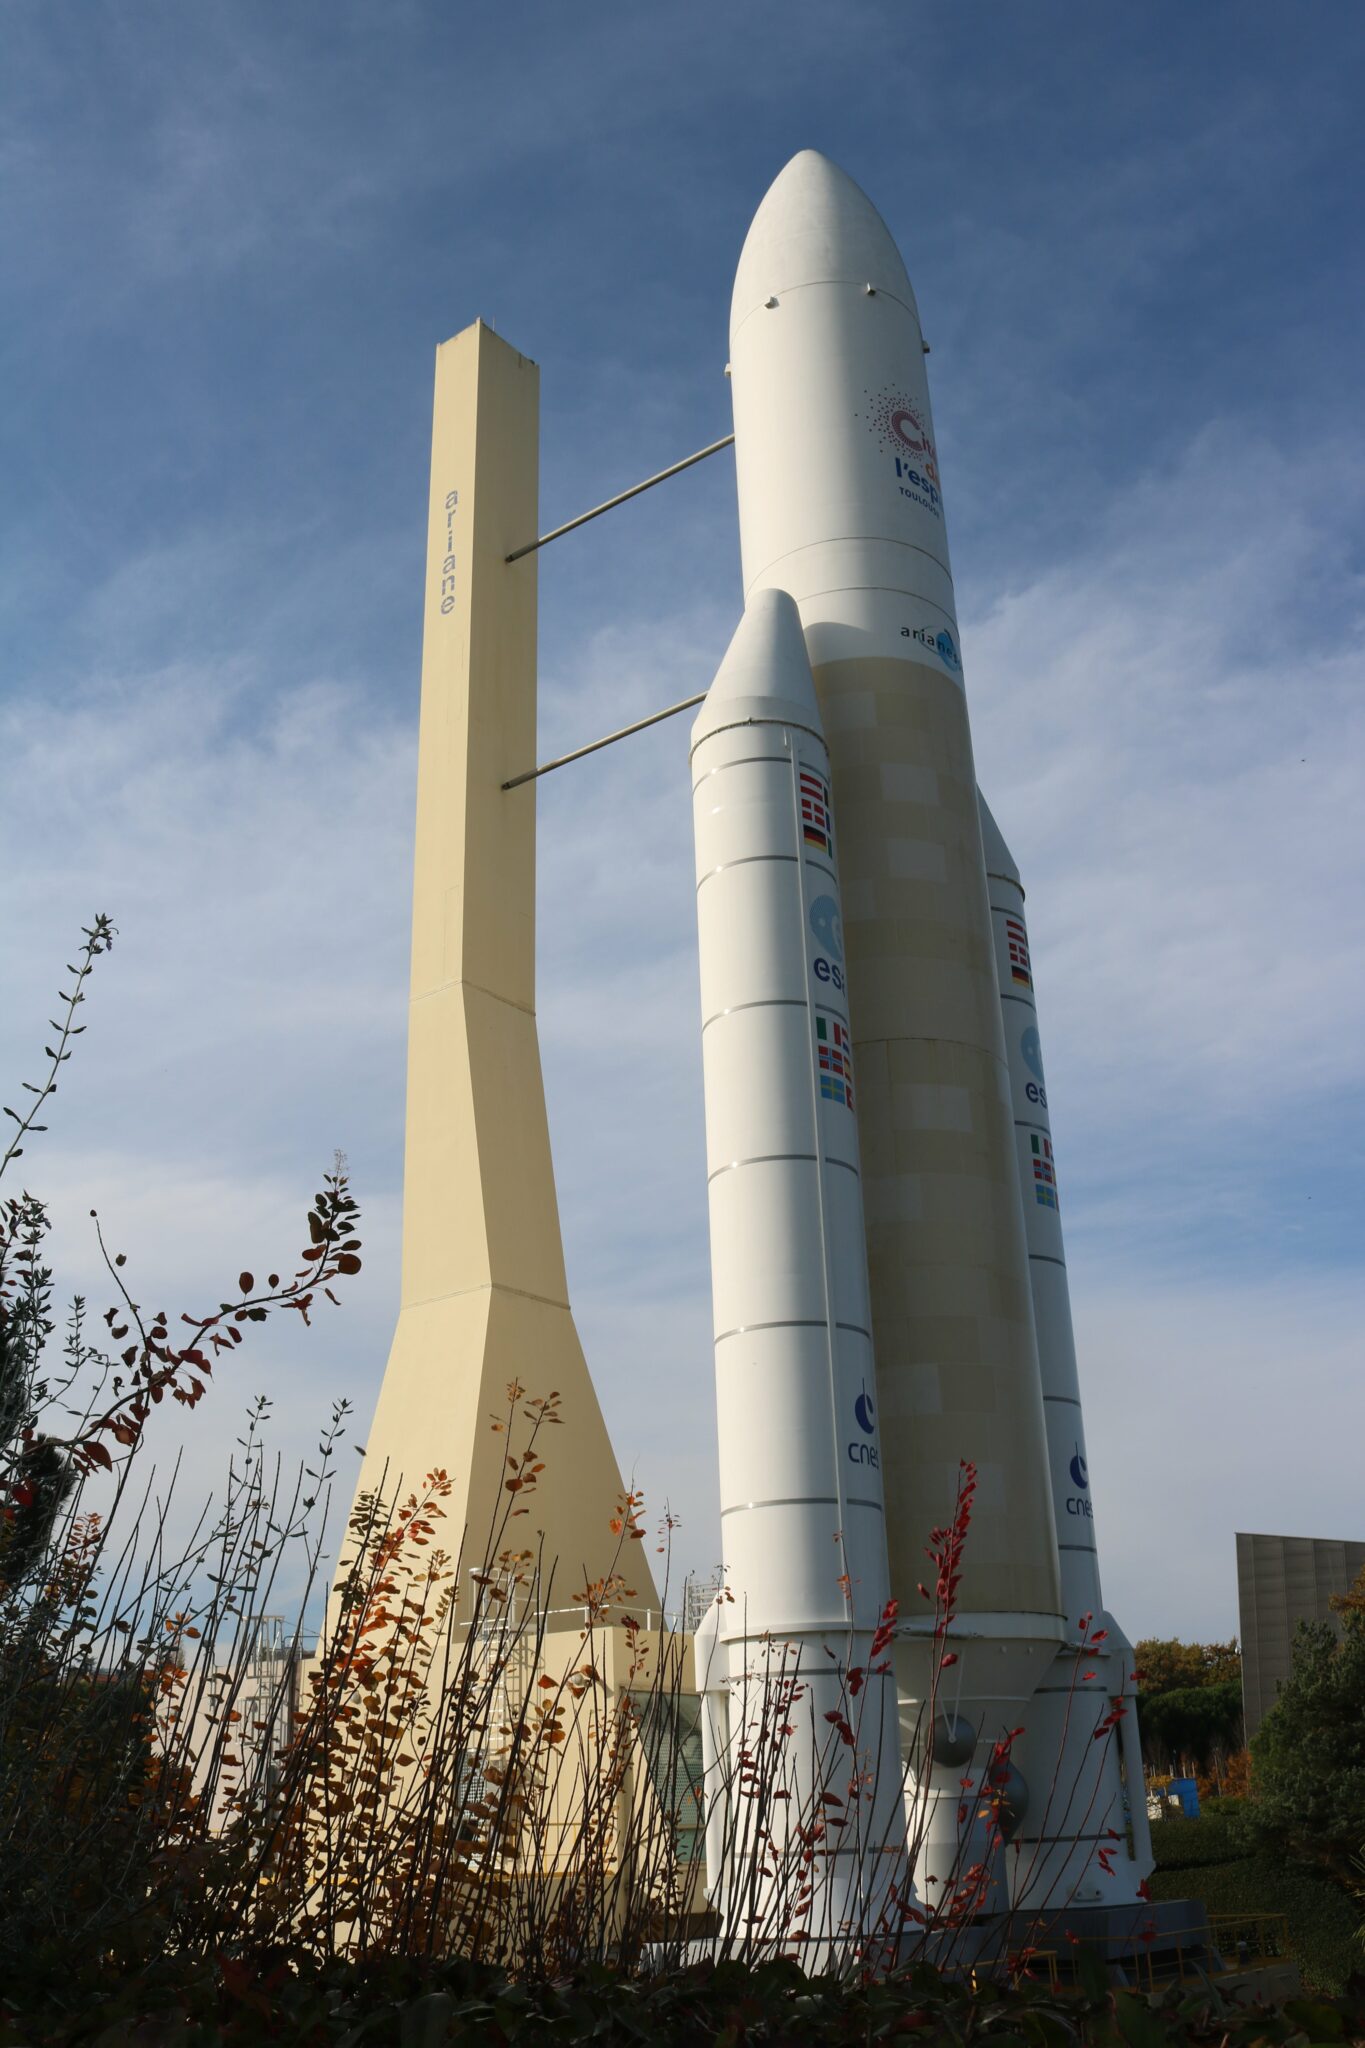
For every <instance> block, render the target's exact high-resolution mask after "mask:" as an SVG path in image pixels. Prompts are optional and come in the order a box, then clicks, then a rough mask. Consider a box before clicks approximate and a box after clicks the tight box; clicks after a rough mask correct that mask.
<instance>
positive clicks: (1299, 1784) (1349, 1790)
mask: <svg viewBox="0 0 1365 2048" xmlns="http://www.w3.org/2000/svg"><path fill="white" fill-rule="evenodd" d="M1341 1614H1342V1633H1341V1635H1340V1636H1339V1637H1338V1635H1337V1632H1336V1630H1335V1629H1334V1628H1333V1627H1332V1625H1331V1623H1330V1622H1325V1621H1305V1622H1301V1623H1300V1624H1299V1629H1298V1633H1297V1635H1296V1637H1295V1639H1294V1668H1293V1671H1292V1673H1291V1675H1290V1676H1289V1678H1288V1679H1287V1680H1286V1681H1285V1683H1284V1685H1283V1686H1282V1687H1281V1689H1280V1696H1279V1698H1278V1700H1277V1701H1276V1703H1275V1705H1274V1707H1273V1708H1272V1709H1271V1711H1270V1713H1269V1714H1267V1716H1266V1718H1265V1720H1264V1721H1263V1722H1262V1724H1261V1727H1260V1730H1259V1732H1258V1733H1257V1735H1256V1737H1255V1740H1254V1741H1253V1742H1252V1745H1251V1753H1252V1759H1253V1764H1254V1778H1253V1785H1254V1794H1255V1796H1254V1800H1253V1807H1252V1813H1253V1818H1254V1821H1255V1825H1256V1827H1257V1829H1258V1831H1259V1832H1260V1833H1261V1834H1262V1836H1263V1837H1265V1838H1266V1839H1268V1840H1269V1841H1270V1842H1272V1843H1274V1844H1275V1845H1277V1846H1278V1847H1279V1848H1281V1849H1282V1850H1284V1851H1285V1852H1286V1853H1287V1854H1288V1855H1291V1856H1294V1857H1296V1858H1298V1859H1300V1860H1302V1861H1304V1862H1308V1863H1316V1864H1319V1865H1320V1866H1322V1867H1325V1868H1326V1869H1327V1870H1329V1871H1330V1872H1331V1873H1332V1874H1333V1876H1335V1877H1337V1878H1338V1879H1339V1880H1340V1881H1341V1882H1343V1883H1347V1884H1349V1883H1350V1882H1351V1880H1352V1879H1353V1878H1357V1879H1358V1870H1357V1869H1356V1867H1355V1863H1354V1859H1356V1858H1357V1857H1359V1855H1360V1851H1361V1845H1362V1843H1365V1606H1361V1607H1354V1606H1346V1605H1345V1603H1343V1604H1342V1609H1341Z"/></svg>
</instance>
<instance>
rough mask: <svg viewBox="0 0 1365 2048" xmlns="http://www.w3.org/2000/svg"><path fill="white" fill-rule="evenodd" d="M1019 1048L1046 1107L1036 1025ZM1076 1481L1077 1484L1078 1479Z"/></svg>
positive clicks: (1034, 1094) (1034, 1097)
mask: <svg viewBox="0 0 1365 2048" xmlns="http://www.w3.org/2000/svg"><path fill="white" fill-rule="evenodd" d="M1019 1050H1020V1052H1021V1053H1022V1055H1023V1059H1024V1065H1025V1066H1026V1067H1027V1068H1028V1070H1029V1072H1030V1073H1031V1074H1035V1075H1036V1076H1037V1079H1036V1080H1033V1081H1027V1082H1025V1084H1024V1093H1025V1095H1027V1097H1028V1099H1029V1101H1030V1102H1036V1103H1037V1105H1038V1107H1039V1109H1046V1108H1047V1089H1046V1088H1045V1087H1044V1086H1043V1046H1042V1041H1041V1039H1040V1038H1039V1036H1038V1027H1037V1025H1035V1024H1030V1025H1029V1027H1028V1029H1027V1030H1026V1031H1025V1032H1024V1034H1023V1036H1022V1037H1021V1038H1020V1040H1019ZM1077 1483H1078V1484H1079V1481H1078V1482H1077Z"/></svg>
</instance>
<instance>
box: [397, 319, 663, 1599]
mask: <svg viewBox="0 0 1365 2048" xmlns="http://www.w3.org/2000/svg"><path fill="white" fill-rule="evenodd" d="M538 447H539V371H538V370H537V367H536V365H535V364H534V363H533V362H530V361H529V360H528V359H527V358H526V357H525V356H523V355H519V354H518V353H517V351H516V350H515V349H513V348H510V347H509V346H508V344H507V343H506V342H505V341H503V340H501V339H500V338H499V337H498V336H497V335H496V334H494V333H493V331H492V330H491V328H489V327H487V326H485V325H484V324H483V322H482V321H476V322H475V324H474V325H473V326H472V327H467V328H466V329H465V330H464V332H463V333H462V334H457V335H456V336H455V338H454V339H453V340H452V341H447V342H445V343H444V344H443V345H442V346H441V347H440V348H439V349H438V350H437V352H436V394H435V411H434V419H433V426H432V446H431V505H430V515H429V524H428V531H427V576H426V612H425V626H424V635H423V647H422V708H421V727H420V733H419V738H418V753H417V829H416V849H415V855H414V863H413V892H412V987H411V1003H410V1008H409V1012H408V1019H409V1022H408V1096H407V1138H406V1153H405V1166H404V1180H403V1267H402V1299H401V1306H400V1309H399V1315H398V1327H397V1329H396V1331H395V1333H394V1339H393V1348H392V1350H391V1351H390V1353H389V1362H388V1366H387V1368H386V1370H385V1374H384V1383H383V1386H382V1387H381V1389H380V1394H379V1402H378V1406H377V1408H376V1411H375V1416H374V1422H373V1424H372V1426H371V1428H370V1432H369V1437H368V1440H367V1442H368V1449H367V1453H366V1457H365V1461H364V1466H363V1469H362V1472H361V1478H360V1490H361V1491H366V1490H371V1491H372V1490H375V1489H378V1488H381V1487H382V1488H383V1489H384V1491H385V1492H386V1493H388V1494H391V1493H392V1492H393V1491H394V1489H395V1485H396V1484H398V1483H401V1487H402V1491H403V1492H404V1493H405V1494H406V1493H407V1492H409V1491H411V1490H412V1489H413V1488H414V1487H416V1486H418V1485H420V1483H421V1481H422V1480H423V1478H424V1476H425V1475H426V1474H427V1473H428V1472H429V1471H431V1470H432V1469H433V1468H435V1467H442V1468H444V1469H445V1471H446V1472H447V1473H448V1474H449V1476H450V1478H451V1480H452V1481H453V1482H454V1489H453V1492H452V1494H451V1496H450V1497H449V1499H448V1500H447V1502H446V1504H445V1511H446V1518H447V1519H446V1522H445V1524H444V1526H443V1528H442V1531H441V1536H442V1540H443V1543H444V1546H445V1547H446V1548H447V1549H452V1550H453V1549H454V1548H455V1546H456V1544H457V1543H458V1542H459V1541H460V1540H461V1538H463V1539H464V1542H465V1551H466V1557H465V1563H466V1567H469V1566H472V1565H475V1564H477V1563H478V1562H479V1561H480V1560H481V1559H482V1557H483V1555H484V1545H485V1542H486V1537H487V1531H488V1530H489V1528H490V1527H491V1525H492V1523H493V1520H494V1517H495V1515H496V1513H497V1508H498V1503H499V1501H500V1499H501V1498H502V1488H503V1481H504V1475H505V1467H504V1462H503V1458H504V1450H505V1446H506V1443H507V1439H506V1438H505V1437H503V1436H499V1435H496V1434H494V1433H493V1430H492V1420H493V1418H494V1417H495V1416H499V1415H502V1414H504V1413H505V1412H506V1409H507V1406H508V1396H507V1388H508V1385H509V1382H513V1381H516V1382H519V1383H520V1384H521V1385H522V1386H523V1387H524V1388H525V1389H526V1392H527V1394H528V1396H548V1395H550V1394H552V1393H556V1394H558V1395H559V1397H560V1402H559V1412H560V1414H561V1415H562V1418H563V1422H562V1427H558V1428H554V1429H549V1430H547V1431H546V1432H545V1433H544V1436H543V1438H542V1444H543V1451H542V1453H541V1455H543V1457H544V1461H545V1471H544V1472H543V1473H542V1474H541V1476H540V1479H539V1482H538V1485H537V1488H536V1490H535V1492H534V1494H533V1495H531V1496H529V1497H528V1506H529V1510H530V1512H529V1513H528V1514H527V1515H526V1516H525V1517H524V1518H522V1519H520V1520H518V1521H517V1522H516V1523H515V1524H514V1525H513V1526H514V1528H515V1530H516V1532H517V1541H518V1543H519V1544H521V1543H524V1544H525V1545H527V1547H531V1546H533V1545H537V1544H539V1545H540V1546H541V1547H542V1549H543V1555H544V1560H545V1564H546V1567H547V1568H552V1569H553V1574H554V1576H553V1584H552V1586H551V1587H550V1588H549V1590H548V1594H547V1593H546V1592H545V1590H544V1589H543V1590H542V1598H543V1599H546V1600H547V1604H548V1605H549V1606H551V1607H552V1608H556V1609H567V1608H569V1606H570V1604H571V1599H572V1595H573V1594H574V1592H576V1591H577V1590H578V1589H579V1588H580V1587H581V1586H582V1585H583V1584H584V1582H585V1580H588V1579H595V1578H599V1577H601V1576H603V1575H604V1574H605V1573H606V1572H607V1571H608V1569H609V1568H610V1565H611V1562H612V1559H613V1558H614V1556H615V1555H616V1552H617V1547H618V1539H617V1537H616V1536H614V1535H613V1534H612V1532H611V1530H610V1528H609V1522H610V1520H611V1517H612V1514H613V1511H614V1509H615V1506H616V1503H617V1500H618V1497H619V1495H620V1493H621V1491H622V1480H621V1473H620V1469H619V1467H618V1465H617V1462H616V1458H615V1455H614V1454H613V1452H612V1448H611V1444H610V1442H609V1441H608V1438H607V1432H606V1428H605V1425H604V1423H603V1420H602V1412H601V1409H600V1408H599V1406H598V1402H597V1396H596V1394H595V1392H594V1391H593V1385H592V1380H591V1378H590V1377H589V1374H588V1368H587V1365H586V1363H585V1361H584V1357H583V1350H582V1346H581V1345H580V1343H579V1341H578V1333H577V1331H576V1330H575V1328H574V1321H573V1315H572V1312H571V1311H570V1308H569V1297H568V1285H567V1281H566V1278H565V1272H564V1251H563V1245H562V1243H561V1239H560V1230H559V1209H558V1204H557V1202H556V1199H555V1185H554V1169H553V1166H552V1164H551V1159H550V1137H549V1129H548V1125H547V1122H546V1114H545V1089H544V1083H543V1080H542V1078H541V1070H540V1045H539V1040H538V1037H537V1033H536V1015H535V889H536V824H535V786H534V784H528V785H526V786H524V787H522V788H520V789H515V790H509V791H505V790H504V789H503V787H502V784H503V783H504V782H505V781H506V780H508V779H509V778H510V777H511V776H513V775H515V774H517V773H518V772H519V771H521V770H522V769H524V768H526V767H527V765H528V764H529V763H530V762H531V761H532V760H533V759H534V757H535V742H536V558H535V556H534V555H530V556H528V557H526V558H525V559H524V560H522V561H519V562H516V563H511V564H509V563H508V562H507V560H506V557H507V556H508V555H509V554H510V553H511V552H512V551H513V550H514V549H515V548H518V547H520V546H522V545H524V543H525V542H526V541H528V540H530V539H532V538H533V537H534V536H535V534H536V531H537V526H536V515H537V470H538ZM642 1549H643V1546H642V1545H640V1544H634V1545H631V1546H630V1551H631V1554H630V1559H629V1563H630V1569H631V1573H632V1584H633V1585H634V1586H635V1588H636V1590H637V1592H638V1595H639V1604H640V1606H641V1608H642V1609H644V1608H647V1607H648V1606H650V1605H654V1606H657V1604H658V1602H657V1596H656V1594H655V1592H654V1588H653V1585H652V1582H651V1579H650V1574H649V1570H648V1566H647V1564H646V1562H645V1560H644V1558H643V1557H642V1556H641V1555H640V1552H641V1550H642ZM467 1597H468V1596H467V1587H466V1592H465V1594H464V1595H462V1599H461V1605H460V1607H459V1608H458V1609H457V1620H458V1618H459V1617H460V1615H462V1614H467V1612H468V1606H467ZM570 1619H571V1617H570V1616H568V1615H566V1616H565V1620H566V1622H567V1621H569V1620H570Z"/></svg>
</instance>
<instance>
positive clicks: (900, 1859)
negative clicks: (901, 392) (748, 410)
mask: <svg viewBox="0 0 1365 2048" xmlns="http://www.w3.org/2000/svg"><path fill="white" fill-rule="evenodd" d="M765 682H766V685H767V688H766V693H765V690H764V684H765ZM692 767H693V818H694V827H695V835H696V854H697V929H698V950H699V955H700V963H701V985H702V1065H703V1077H704V1084H705V1094H706V1145H707V1175H708V1196H709V1209H710V1222H711V1271H712V1294H713V1312H714V1318H715V1358H716V1408H717V1429H718V1436H719V1444H720V1493H721V1538H722V1554H723V1557H724V1562H725V1571H726V1593H725V1597H724V1600H723V1601H722V1602H721V1603H719V1604H718V1606H717V1608H716V1609H715V1610H714V1611H713V1613H712V1615H711V1616H710V1617H709V1619H708V1624H707V1626H706V1629H705V1631H704V1632H700V1633H699V1635H698V1643H699V1645H704V1649H705V1659H704V1663H705V1668H704V1669H702V1667H701V1665H699V1673H700V1676H701V1679H702V1684H703V1687H704V1689H705V1691H706V1694H707V1701H706V1707H705V1715H704V1732H705V1740H706V1755H707V1765H706V1768H707V1773H708V1776H707V1785H708V1833H707V1862H708V1876H709V1890H710V1895H711V1897H712V1901H713V1903H714V1904H715V1905H716V1906H717V1908H718V1910H719V1911H720V1913H721V1916H722V1921H723V1924H725V1925H726V1926H727V1927H739V1926H742V1931H743V1932H745V1933H746V1934H748V1935H749V1936H751V1937H755V1938H758V1939H760V1940H763V1939H768V1940H773V1941H774V1942H782V1941H786V1940H790V1938H791V1934H792V1923H791V1920H790V1913H791V1908H792V1906H793V1904H794V1902H795V1888H796V1885H797V1884H798V1883H799V1882H802V1881H803V1873H804V1872H805V1870H806V1868H807V1863H808V1859H807V1855H806V1843H807V1842H808V1840H809V1833H808V1830H809V1828H810V1826H811V1824H812V1821H813V1820H815V1819H822V1818H824V1817H826V1816H827V1813H828V1806H827V1804H826V1803H825V1802H824V1794H825V1793H826V1792H827V1791H828V1792H830V1793H836V1792H837V1794H838V1796H839V1798H840V1802H841V1804H842V1803H843V1801H844V1799H845V1797H846V1795H847V1792H848V1783H849V1773H850V1770H851V1769H852V1768H854V1765H853V1760H852V1758H851V1757H850V1756H849V1754H848V1752H847V1751H845V1750H843V1749H842V1748H841V1747H840V1744H839V1741H838V1739H837V1738H835V1737H834V1736H832V1734H831V1727H830V1723H831V1721H833V1720H836V1719H838V1718H840V1717H841V1716H848V1717H850V1718H851V1719H852V1721H853V1726H854V1731H855V1734H854V1740H855V1747H856V1748H857V1750H858V1752H859V1756H860V1758H861V1762H860V1764H859V1765H858V1767H857V1768H858V1769H859V1770H860V1771H861V1772H862V1774H863V1775H862V1778H861V1781H860V1782H861V1784H862V1786H863V1787H864V1789H863V1790H861V1791H860V1792H859V1795H858V1799H857V1801H855V1802H854V1804H855V1806H857V1807H858V1809H859V1824H858V1825H857V1826H855V1827H853V1828H851V1829H848V1830H846V1831H845V1832H844V1833H843V1834H839V1833H838V1832H837V1831H831V1832H830V1833H829V1835H828V1836H827V1838H826V1843H825V1847H824V1848H823V1849H822V1852H821V1855H820V1857H819V1858H818V1859H817V1861H816V1864H815V1866H814V1868H813V1869H812V1870H811V1872H810V1883H811V1886H812V1895H811V1907H810V1912H809V1915H808V1917H807V1918H806V1919H805V1922H804V1925H805V1926H806V1928H807V1929H808V1931H809V1936H810V1939H811V1941H812V1942H813V1943H814V1947H813V1948H808V1950H807V1954H808V1955H811V1956H813V1957H815V1958H823V1959H826V1960H833V1959H834V1958H835V1957H836V1956H837V1955H838V1954H839V1953H840V1952H841V1944H844V1943H846V1942H847V1941H848V1940H850V1939H857V1938H861V1937H865V1936H866V1935H867V1934H868V1933H869V1932H870V1931H871V1930H872V1929H873V1928H875V1926H876V1925H877V1924H878V1921H879V1919H880V1917H881V1915H882V1913H883V1911H884V1910H885V1908H886V1905H887V1900H888V1896H889V1892H890V1888H891V1886H892V1885H894V1884H896V1883H898V1882H899V1881H900V1880H901V1879H902V1878H903V1876H904V1867H905V1829H904V1821H903V1817H902V1813H901V1772H900V1758H899V1747H898V1742H897V1730H896V1696H895V1687H894V1683H893V1682H892V1681H891V1680H890V1679H889V1678H888V1677H887V1676H886V1675H885V1672H884V1669H883V1670H882V1671H879V1672H876V1673H869V1674H868V1676H867V1679H866V1682H865V1683H861V1685H860V1688H859V1691H858V1693H857V1695H856V1697H857V1699H858V1701H859V1704H858V1705H857V1706H856V1707H854V1706H853V1705H852V1703H851V1702H852V1699H853V1698H854V1695H853V1694H851V1693H850V1692H849V1690H848V1685H847V1678H846V1674H847V1673H848V1671H849V1669H850V1668H851V1666H852V1665H854V1664H855V1663H857V1664H861V1665H864V1666H865V1665H866V1664H867V1662H868V1646H869V1643H870V1639H871V1636H872V1633H873V1631H874V1630H875V1629H876V1627H877V1625H878V1623H879V1621H880V1620H881V1618H882V1615H883V1611H884V1609H885V1606H886V1602H887V1598H888V1573H887V1562H886V1528H885V1517H884V1511H883V1503H882V1489H881V1473H880V1443H879V1426H878V1417H877V1401H876V1380H875V1374H874V1368H873V1358H872V1340H871V1314H870V1309H869V1303H868V1288H867V1251H866V1244H865V1239H864V1231H863V1211H862V1196H861V1168H860V1162H859V1154H858V1129H857V1120H856V1113H855V1104H856V1086H857V1082H856V1076H855V1074H854V1071H853V1066H852V1046H851V1040H850V1034H849V1028H848V1007H847V995H846V975H845V971H844V938H843V924H842V916H841V910H840V901H839V879H838V872H837V866H836V855H835V841H834V824H833V818H832V814H831V800H830V787H829V757H828V754H827V752H826V749H825V745H824V741H823V738H822V737H821V734H820V721H819V712H818V708H817V705H816V699H815V693H814V689H813V687H812V684H811V679H810V666H809V660H808V657H807V654H806V648H805V642H804V640H803V638H802V634H801V626H800V619H799V617H798V614H797V611H796V607H795V605H794V604H793V603H792V601H791V599H790V598H789V597H787V596H785V594H783V593H781V592H779V591H776V590H770V591H765V592H763V593H762V594H760V595H759V597H758V598H757V599H756V600H755V602H754V604H753V605H752V606H751V607H750V608H749V609H748V610H747V611H746V613H745V616H744V619H743V621H742V622H741V625H740V627H739V630H738V632H737V633H736V635H735V638H734V640H733V642H732V643H731V648H730V651H729V653H728V654H727V656H726V659H725V661H724V662H723V663H722V665H721V669H720V672H719V674H718V676H717V678H716V681H715V683H714V684H713V685H712V690H711V694H710V695H709V696H708V698H707V701H706V703H705V705H704V706H703V709H702V711H701V714H700V716H699V717H698V719H697V723H696V725H695V727H694V729H693V746H692ZM700 1656H701V1650H699V1657H700ZM774 1715H775V1716H776V1720H777V1721H778V1722H779V1723H785V1724H787V1725H788V1728H789V1734H788V1737H787V1739H786V1742H785V1744H784V1742H783V1741H782V1740H781V1739H780V1738H778V1739H776V1741H775V1735H774V1727H773V1721H774ZM831 1744H833V1752H832V1753H831ZM760 1754H761V1755H763V1756H765V1757H768V1758H769V1759H774V1758H775V1759H776V1761H775V1763H774V1764H773V1765H772V1768H775V1770H776V1772H777V1802H776V1803H774V1802H773V1800H772V1799H771V1798H769V1799H768V1800H767V1802H766V1806H767V1807H768V1808H770V1809H771V1810H765V1811H764V1812H763V1813H762V1815H761V1826H762V1827H763V1829H764V1830H765V1831H766V1832H765V1834H764V1837H763V1843H762V1846H760V1843H759V1840H758V1838H757V1837H754V1838H753V1839H752V1840H751V1839H749V1838H748V1837H747V1836H746V1835H745V1833H744V1830H745V1828H746V1827H747V1828H748V1829H749V1830H750V1831H752V1829H753V1828H754V1827H755V1826H756V1825H759V1824H760V1819H759V1815H758V1808H759V1804H760V1802H759V1801H758V1800H754V1799H751V1800H750V1801H749V1802H748V1804H747V1806H746V1805H745V1803H744V1802H743V1801H742V1800H741V1801H739V1802H738V1803H735V1801H734V1800H733V1799H732V1797H731V1786H732V1784H733V1783H735V1782H739V1783H741V1784H742V1783H743V1782H745V1780H744V1775H743V1774H744V1771H745V1769H746V1768H748V1767H747V1766H745V1764H744V1761H743V1760H744V1759H745V1758H752V1757H754V1756H757V1755H760ZM737 1771H738V1772H739V1773H740V1776H739V1778H738V1779H737V1780H736V1779H735V1776H734V1774H735V1773H736V1772H737ZM727 1774H728V1777H727ZM836 1781H837V1784H836ZM770 1789H771V1788H770ZM803 1830H805V1831H806V1832H804V1833H803Z"/></svg>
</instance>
